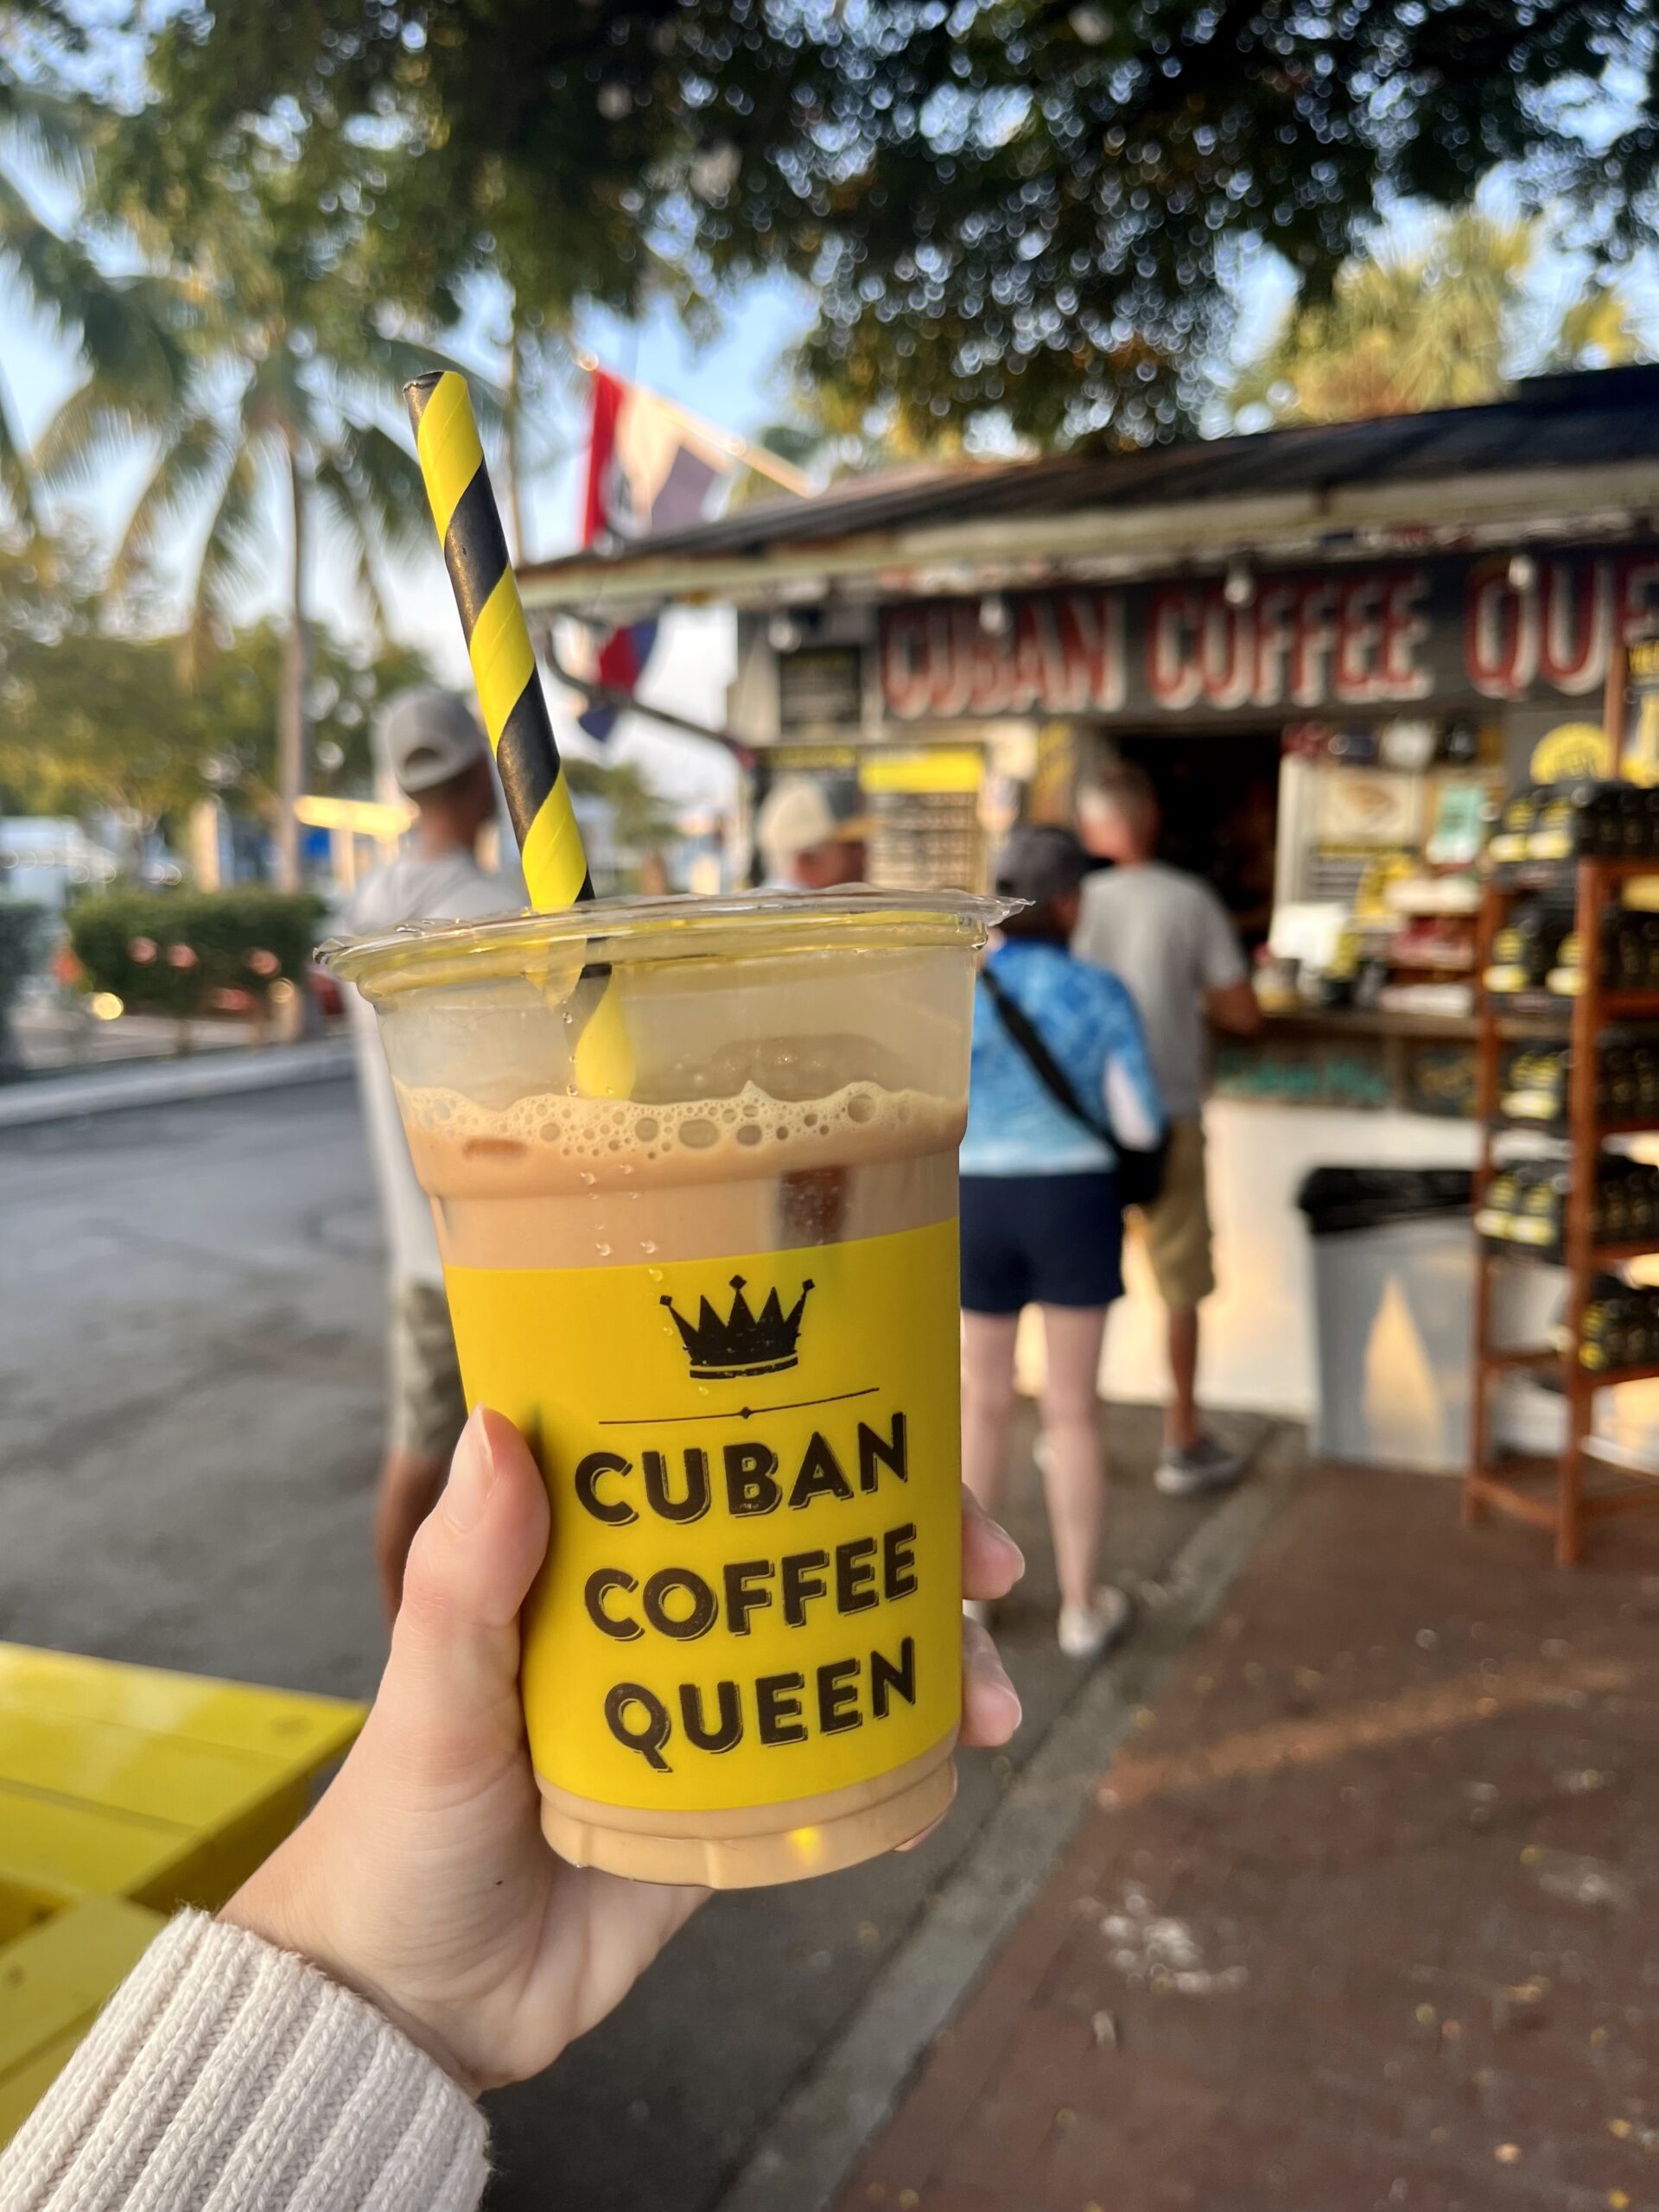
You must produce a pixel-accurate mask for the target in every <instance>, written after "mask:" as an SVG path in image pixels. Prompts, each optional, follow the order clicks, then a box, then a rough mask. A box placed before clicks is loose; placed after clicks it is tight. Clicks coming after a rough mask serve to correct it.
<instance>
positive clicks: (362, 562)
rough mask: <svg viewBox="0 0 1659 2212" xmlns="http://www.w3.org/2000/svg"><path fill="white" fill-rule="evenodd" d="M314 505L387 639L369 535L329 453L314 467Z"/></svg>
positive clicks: (382, 598)
mask: <svg viewBox="0 0 1659 2212" xmlns="http://www.w3.org/2000/svg"><path fill="white" fill-rule="evenodd" d="M316 497H317V505H318V506H319V508H320V509H321V513H322V517H323V520H324V522H325V523H326V524H327V526H328V529H329V532H330V535H331V536H332V537H334V539H335V541H336V542H337V543H338V544H339V546H340V550H342V551H343V552H344V553H345V555H346V558H347V559H348V560H349V561H350V563H351V564H352V573H353V581H354V582H356V585H357V588H358V589H359V591H360V592H361V593H362V594H363V596H364V598H365V601H367V603H368V608H369V613H370V617H371V620H372V622H373V624H374V628H375V632H376V634H377V635H378V637H381V638H384V637H385V636H386V634H387V632H388V631H389V628H390V625H389V623H388V621H387V618H386V601H385V594H384V593H383V592H382V590H381V588H380V578H379V576H378V574H377V572H376V569H375V565H374V561H373V557H372V555H371V553H370V550H369V532H368V531H367V530H366V529H365V526H364V522H365V518H364V516H363V514H362V512H361V510H360V508H359V501H358V498H357V494H356V493H355V491H354V489H353V486H352V484H351V482H350V480H348V478H347V476H346V472H345V470H344V469H343V468H342V467H341V466H340V462H339V461H338V460H336V459H335V457H334V455H333V454H328V455H327V456H326V457H325V458H324V459H323V460H322V461H320V462H319V463H318V465H317V474H316Z"/></svg>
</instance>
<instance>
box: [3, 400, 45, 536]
mask: <svg viewBox="0 0 1659 2212" xmlns="http://www.w3.org/2000/svg"><path fill="white" fill-rule="evenodd" d="M0 491H3V492H4V493H5V495H6V498H7V499H9V500H10V504H11V508H12V512H13V515H14V517H15V518H16V520H17V521H19V522H22V523H26V524H28V526H29V531H30V533H31V535H32V534H33V532H34V531H35V530H36V528H37V527H38V526H39V521H38V518H37V516H36V515H35V487H34V486H33V484H31V482H30V481H29V463H28V461H26V460H25V458H24V455H23V443H22V439H21V438H20V437H19V435H18V434H17V425H16V417H15V416H14V415H13V412H12V404H11V394H10V391H7V389H6V385H5V381H4V379H3V378H0Z"/></svg>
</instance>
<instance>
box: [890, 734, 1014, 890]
mask: <svg viewBox="0 0 1659 2212" xmlns="http://www.w3.org/2000/svg"><path fill="white" fill-rule="evenodd" d="M984 779H985V754H984V753H983V751H982V748H981V747H977V746H957V747H916V748H913V749H912V748H899V749H889V748H887V747H883V748H881V749H880V750H879V751H875V752H872V753H868V754H867V755H866V756H865V757H864V758H863V759H862V760H861V761H860V763H859V783H860V785H861V787H862V790H863V792H864V796H865V801H866V810H867V812H868V817H869V821H870V838H869V858H868V867H867V869H866V873H867V874H868V878H869V880H870V881H871V882H872V883H873V884H874V885H875V886H876V887H877V888H878V889H879V890H882V891H945V890H950V891H976V890H978V889H979V888H980V887H981V886H982V882H983V880H984V871H985V854H984V838H983V836H982V832H981V829H980V822H979V794H980V786H981V785H982V783H983V781H984Z"/></svg>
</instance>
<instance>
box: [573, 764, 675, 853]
mask: <svg viewBox="0 0 1659 2212" xmlns="http://www.w3.org/2000/svg"><path fill="white" fill-rule="evenodd" d="M564 772H565V775H566V777H567V779H569V785H570V788H571V790H572V791H577V792H581V793H582V794H584V795H591V796H593V797H594V798H602V799H605V800H607V801H608V802H609V804H610V806H611V808H612V810H613V813H612V828H613V835H614V836H615V839H616V842H617V844H618V845H619V846H620V847H621V848H622V849H624V850H625V851H627V852H633V853H649V852H658V851H660V850H661V849H662V848H663V847H664V845H667V844H670V843H671V842H672V841H673V838H674V835H675V829H674V817H673V815H672V813H671V811H670V810H669V809H668V808H667V807H666V806H665V805H664V803H663V801H662V799H661V798H659V797H658V793H657V792H656V791H654V790H653V789H652V785H651V784H650V783H649V782H648V780H647V779H646V778H645V774H644V773H643V772H642V771H641V769H640V767H639V764H638V762H636V761H632V760H577V759H575V758H574V757H572V758H570V759H569V760H566V761H565V764H564Z"/></svg>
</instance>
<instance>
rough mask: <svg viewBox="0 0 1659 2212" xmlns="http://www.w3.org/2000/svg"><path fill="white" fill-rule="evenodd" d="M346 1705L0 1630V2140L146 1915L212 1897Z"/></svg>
mask: <svg viewBox="0 0 1659 2212" xmlns="http://www.w3.org/2000/svg"><path fill="white" fill-rule="evenodd" d="M363 1718H364V1708H363V1707H361V1706H359V1705H353V1704H349V1703H347V1702H346V1700H343V1699H340V1698H324V1697H302V1696H299V1695H297V1694H295V1693H293V1692H290V1691H287V1690H267V1689H254V1688H247V1687H245V1685H243V1684H241V1683H239V1682H219V1681H209V1680H207V1679H205V1678H204V1677H201V1676H199V1675H172V1674H163V1673H162V1672H160V1671H158V1670H157V1669H154V1668H149V1667H126V1666H118V1665H116V1664H114V1663H113V1662H111V1661H109V1660H105V1659H86V1658H81V1657H79V1656H76V1655H74V1654H73V1653H68V1652H58V1651H38V1650H33V1649H29V1648H27V1647H25V1646H23V1645H21V1644H10V1643H0V2142H4V2141H5V2140H6V2139H7V2138H8V2137H9V2136H10V2134H12V2133H14V2132H15V2130H16V2127H17V2126H18V2124H19V2122H20V2121H21V2120H22V2118H23V2116H24V2114H25V2113H27V2112H28V2111H29V2107H30V2106H31V2105H32V2104H33V2103H34V2102H35V2099H36V2098H37V2097H39V2095H40V2094H41V2091H42V2090H43V2089H44V2088H46V2086H47V2084H48V2082H50V2081H51V2080H52V2079H53V2077H54V2075H56V2073H57V2072H58V2069H60V2067H61V2066H62V2065H63V2063H64V2062H65V2061H66V2060H67V2057H68V2056H69V2054H70V2052H71V2051H72V2050H73V2049H74V2047H75V2044H77V2043H78V2042H79V2039H80V2037H81V2036H82V2035H84V2034H85V2033H86V2028H87V2026H88V2025H89V2024H90V2023H91V2020H92V2016H93V2014H94V2013H95V2012H96V2011H97V2009H98V2006H99V2004H100V2003H101V2002H102V2001H103V1999H104V1998H105V1997H106V1996H107V1995H108V1993H109V1992H110V1991H111V1989H113V1988H114V1986H116V1984H117V1983H118V1981H119V1980H121V1978H122V1976H123V1975H124V1974H125V1973H126V1972H127V1970H128V1968H129V1967H130V1966H131V1965H132V1963H133V1961H134V1960H135V1959H136V1958H137V1955H138V1954H139V1952H140V1951H142V1950H143V1948H144V1945H145V1943H146V1942H148V1941H149V1936H150V1935H151V1934H153V1933H154V1931H155V1929H156V1926H157V1925H158V1924H159V1919H160V1916H162V1914H165V1913H168V1912H171V1911H174V1910H176V1909H177V1908H178V1907H179V1906H181V1905H186V1904H195V1905H201V1906H205V1907H208V1908H211V1907H213V1906H215V1905H219V1904H223V1903H224V1901H225V1899H226V1897H229V1896H230V1894H231V1892H232V1891H233V1890H234V1889H235V1888H236V1887H237V1885H238V1883H240V1882H241V1881H242V1880H243V1879H244V1878H245V1876H246V1875H248V1874H249V1873H251V1872H252V1870H253V1868H254V1867H255V1866H257V1865H258V1863H259V1861H260V1860H261V1859H264V1857H265V1856H266V1854H267V1853H269V1852H270V1850H271V1849H272V1848H273V1847H275V1846H276V1845H277V1843H279V1842H280V1841H281V1840H282V1839H283V1836H285V1835H286V1834H288V1833H289V1830H290V1829H291V1828H292V1827H294V1826H295V1825H296V1822H297V1821H299V1820H300V1818H301V1817H302V1815H303V1814H304V1812H305V1810H306V1808H307V1805H308V1802H309V1801H310V1796H311V1792H312V1789H313V1788H314V1787H315V1781H316V1777H317V1776H318V1774H319V1772H320V1771H321V1770H322V1769H323V1768H325V1767H327V1766H329V1765H331V1764H333V1763H334V1761H335V1760H336V1759H338V1758H340V1756H341V1754H342V1753H343V1752H344V1751H346V1749H347V1747H348V1746H349V1745H350V1744H351V1742H352V1739H353V1737H354V1736H355V1735H356V1733H357V1732H358V1730H359V1728H360V1727H361V1726H362V1725H363Z"/></svg>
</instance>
